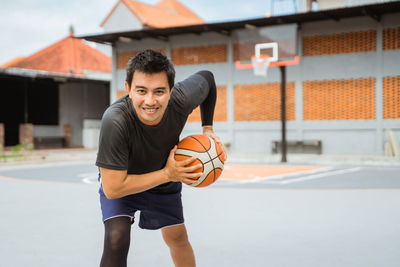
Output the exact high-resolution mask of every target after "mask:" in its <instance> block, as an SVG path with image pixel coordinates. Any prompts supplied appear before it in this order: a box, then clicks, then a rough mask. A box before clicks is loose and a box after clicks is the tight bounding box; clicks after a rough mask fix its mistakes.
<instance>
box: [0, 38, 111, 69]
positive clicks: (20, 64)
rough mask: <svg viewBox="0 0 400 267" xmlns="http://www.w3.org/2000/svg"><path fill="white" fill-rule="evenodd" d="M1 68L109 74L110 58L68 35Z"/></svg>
mask: <svg viewBox="0 0 400 267" xmlns="http://www.w3.org/2000/svg"><path fill="white" fill-rule="evenodd" d="M1 67H2V68H22V69H30V70H41V71H46V72H54V73H63V74H74V75H81V76H84V75H85V73H87V72H88V71H89V72H90V71H91V72H105V73H110V72H111V58H110V57H108V56H106V55H104V54H103V53H101V52H100V51H98V50H96V49H94V48H92V47H90V46H88V45H87V44H85V43H84V42H83V41H82V40H81V39H78V38H75V37H74V36H73V34H70V35H69V36H68V37H66V38H64V39H62V40H61V41H58V42H56V43H54V44H52V45H50V46H49V47H47V48H45V49H43V50H40V51H39V52H37V53H35V54H33V55H31V56H29V57H26V58H16V59H13V60H11V61H9V62H7V63H5V64H3V65H2V66H1Z"/></svg>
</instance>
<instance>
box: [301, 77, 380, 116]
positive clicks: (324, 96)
mask: <svg viewBox="0 0 400 267" xmlns="http://www.w3.org/2000/svg"><path fill="white" fill-rule="evenodd" d="M303 105H304V116H303V117H304V120H370V119H375V79H374V78H364V79H351V80H327V81H308V82H304V83H303Z"/></svg>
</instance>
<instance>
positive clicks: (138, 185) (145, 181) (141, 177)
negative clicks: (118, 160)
mask: <svg viewBox="0 0 400 267" xmlns="http://www.w3.org/2000/svg"><path fill="white" fill-rule="evenodd" d="M176 149H177V148H176V146H175V147H174V148H173V149H172V150H171V152H170V154H169V156H168V160H167V164H166V165H165V167H164V168H163V169H161V170H158V171H154V172H149V173H145V174H129V175H128V173H127V171H126V170H123V171H120V170H111V169H107V168H100V174H101V182H102V186H103V191H104V194H105V195H106V197H107V198H108V199H115V198H121V197H124V196H127V195H131V194H136V193H140V192H143V191H146V190H148V189H151V188H153V187H156V186H158V185H161V184H164V183H167V182H184V183H187V184H191V183H195V182H197V179H198V178H199V177H200V176H201V175H203V173H193V171H195V170H197V169H199V168H201V167H202V165H201V164H198V165H195V166H192V167H186V166H187V165H188V164H190V163H192V162H193V161H194V160H196V158H194V157H192V158H190V159H186V160H183V161H176V160H175V159H174V156H175V151H176Z"/></svg>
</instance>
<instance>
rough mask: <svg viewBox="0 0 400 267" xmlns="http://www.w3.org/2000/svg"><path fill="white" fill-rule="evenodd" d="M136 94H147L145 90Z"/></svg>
mask: <svg viewBox="0 0 400 267" xmlns="http://www.w3.org/2000/svg"><path fill="white" fill-rule="evenodd" d="M136 92H137V93H138V94H145V93H146V91H145V90H136Z"/></svg>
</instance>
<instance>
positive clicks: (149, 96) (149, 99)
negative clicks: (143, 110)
mask: <svg viewBox="0 0 400 267" xmlns="http://www.w3.org/2000/svg"><path fill="white" fill-rule="evenodd" d="M155 102H156V101H155V97H154V95H153V94H151V93H149V94H147V95H146V97H145V99H144V103H145V104H146V105H149V106H151V105H154V104H155Z"/></svg>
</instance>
